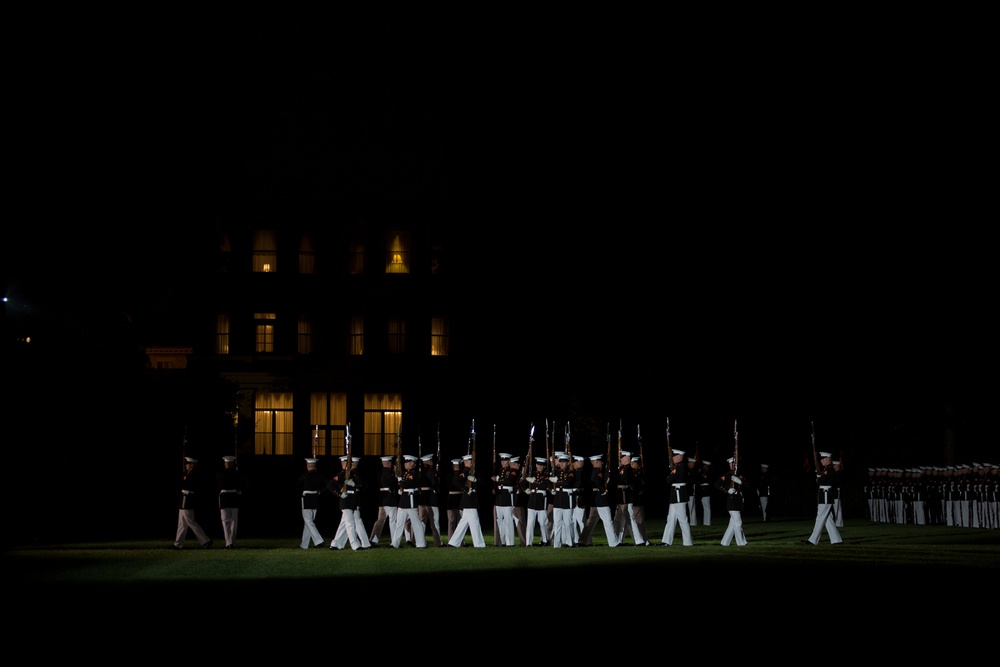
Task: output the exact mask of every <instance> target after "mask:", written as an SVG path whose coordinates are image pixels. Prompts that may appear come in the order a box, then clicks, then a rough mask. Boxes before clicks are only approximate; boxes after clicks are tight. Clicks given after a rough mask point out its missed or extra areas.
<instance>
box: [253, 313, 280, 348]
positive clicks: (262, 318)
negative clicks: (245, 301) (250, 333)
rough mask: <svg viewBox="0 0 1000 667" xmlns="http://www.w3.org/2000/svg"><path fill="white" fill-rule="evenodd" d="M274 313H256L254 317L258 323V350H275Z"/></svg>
mask: <svg viewBox="0 0 1000 667" xmlns="http://www.w3.org/2000/svg"><path fill="white" fill-rule="evenodd" d="M277 318H278V316H277V315H276V314H274V313H254V315H253V319H254V322H255V324H256V325H257V346H256V348H255V349H256V350H257V352H274V320H276V319H277Z"/></svg>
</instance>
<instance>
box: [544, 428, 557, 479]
mask: <svg viewBox="0 0 1000 667" xmlns="http://www.w3.org/2000/svg"><path fill="white" fill-rule="evenodd" d="M554 456H555V454H553V452H552V441H551V440H549V420H548V418H546V419H545V460H546V461H548V467H549V468H550V469H552V470H554V469H555V465H553V462H552V458H553V457H554Z"/></svg>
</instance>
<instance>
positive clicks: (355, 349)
mask: <svg viewBox="0 0 1000 667" xmlns="http://www.w3.org/2000/svg"><path fill="white" fill-rule="evenodd" d="M364 353H365V318H364V317H362V316H361V315H355V316H353V317H352V318H351V354H364Z"/></svg>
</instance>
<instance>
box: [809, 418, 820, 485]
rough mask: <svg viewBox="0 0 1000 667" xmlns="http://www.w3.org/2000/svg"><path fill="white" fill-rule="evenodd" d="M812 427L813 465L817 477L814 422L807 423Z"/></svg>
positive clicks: (817, 460) (817, 465)
mask: <svg viewBox="0 0 1000 667" xmlns="http://www.w3.org/2000/svg"><path fill="white" fill-rule="evenodd" d="M809 424H810V426H812V447H813V465H814V466H815V467H816V475H817V476H819V474H820V470H819V454H817V453H816V422H809Z"/></svg>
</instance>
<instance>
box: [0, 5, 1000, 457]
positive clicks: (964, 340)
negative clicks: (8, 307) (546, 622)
mask: <svg viewBox="0 0 1000 667" xmlns="http://www.w3.org/2000/svg"><path fill="white" fill-rule="evenodd" d="M188 23H189V22H187V21H184V22H182V21H179V20H174V21H169V20H168V21H167V22H166V24H160V27H159V28H157V29H154V31H153V32H148V31H138V30H137V31H133V32H128V31H117V30H116V31H112V30H110V29H107V28H104V29H102V28H99V27H95V26H92V25H91V26H89V27H90V28H91V29H90V30H86V31H83V30H80V29H79V27H78V26H72V25H70V24H66V25H64V26H62V27H58V26H56V27H52V26H50V27H49V28H48V29H47V30H45V31H44V32H40V33H39V34H37V35H35V36H36V37H37V38H38V39H37V40H35V42H34V49H33V53H35V54H37V57H36V64H35V67H34V68H33V69H32V71H31V72H30V73H29V72H27V70H26V71H25V73H24V74H23V76H21V77H20V78H18V79H17V80H16V82H15V87H16V90H17V92H18V93H19V95H17V96H15V97H16V99H17V100H18V104H17V107H18V108H17V110H16V111H15V114H16V115H18V117H19V118H20V119H21V121H22V122H21V123H19V124H18V126H19V127H22V128H26V131H25V132H23V133H22V134H21V136H20V137H19V138H20V139H21V142H19V146H21V147H22V148H21V149H20V150H18V151H16V156H17V158H18V159H19V160H20V163H21V165H22V168H21V170H20V173H19V174H18V175H17V176H16V177H15V181H14V183H13V186H14V188H15V189H16V190H18V191H20V192H22V193H23V194H24V196H25V206H23V207H20V212H19V214H18V215H16V216H15V217H14V219H13V220H9V221H8V225H11V223H15V224H19V223H23V224H24V225H25V227H26V231H14V232H13V233H15V234H17V236H15V237H14V238H15V240H14V241H13V242H10V243H5V244H4V245H5V246H6V247H5V248H4V250H5V251H7V252H5V255H8V256H7V257H5V259H4V263H5V264H6V265H7V267H8V269H7V270H6V271H5V273H6V274H7V275H6V276H4V277H5V278H6V279H7V282H8V283H10V284H15V283H17V284H19V285H21V286H22V287H23V285H24V282H25V281H26V280H28V278H26V277H25V276H31V275H34V274H35V273H36V270H37V268H38V267H40V266H43V265H44V263H45V261H46V259H47V256H48V255H47V253H48V252H50V251H49V250H48V249H46V250H45V251H44V252H43V251H42V246H41V244H39V243H37V242H38V240H39V239H40V238H42V239H45V240H46V241H48V240H50V239H51V238H52V236H51V233H50V231H49V229H50V227H51V226H55V227H56V228H65V227H67V226H69V227H70V228H73V230H72V231H71V233H70V234H69V235H68V236H67V237H65V238H66V239H67V240H66V241H64V242H63V243H62V247H61V248H57V249H56V251H55V252H60V251H61V252H64V253H67V254H70V255H71V256H79V253H78V251H79V249H80V248H83V247H87V243H88V241H87V239H88V237H89V236H90V233H91V231H92V230H95V229H102V228H111V229H114V230H120V229H125V230H127V231H126V233H127V239H128V240H127V241H126V244H127V245H130V246H133V247H135V246H138V247H144V246H145V244H148V243H149V242H150V241H152V240H155V239H157V238H158V237H159V234H160V231H159V230H160V229H161V228H162V226H163V225H175V224H179V225H180V226H181V228H182V229H184V228H185V226H186V225H192V224H197V223H192V222H191V220H200V219H201V216H206V215H211V214H213V213H215V212H219V211H225V210H227V207H230V206H232V205H234V203H235V204H236V205H239V206H243V207H249V208H252V207H253V206H254V205H256V204H257V203H260V204H273V203H281V202H295V203H299V204H301V203H306V204H309V205H316V206H323V205H325V204H329V203H337V202H344V201H351V200H366V199H374V200H391V201H400V202H406V201H411V200H416V201H432V202H435V203H438V204H441V205H442V206H443V207H444V208H445V209H446V210H448V211H451V212H452V214H453V219H454V220H456V224H468V225H469V226H470V229H471V230H472V231H471V233H473V234H475V235H476V236H477V238H481V239H482V242H483V243H482V247H483V248H484V250H483V251H482V257H481V262H482V265H483V267H484V274H486V273H488V270H487V269H488V268H489V267H491V266H494V263H495V266H497V267H498V268H499V269H501V270H503V269H505V268H506V267H508V266H510V265H512V264H515V265H519V266H522V267H523V268H524V269H525V271H524V275H523V277H522V280H523V282H520V283H519V284H508V283H505V282H500V281H497V282H492V281H487V282H486V283H485V284H483V285H481V286H480V289H479V290H478V291H477V297H478V301H476V303H475V306H474V307H475V308H476V309H477V312H479V313H481V315H482V317H483V327H484V329H489V330H490V331H491V332H493V333H495V334H496V338H497V340H498V341H499V340H506V338H507V335H508V334H509V333H510V332H511V331H519V332H521V331H528V332H529V333H530V340H531V347H532V348H533V349H537V350H539V351H540V354H539V355H538V356H537V357H533V358H530V359H524V358H519V360H518V364H519V365H517V366H510V365H509V364H507V363H506V362H507V361H508V360H507V359H506V358H505V357H503V356H501V357H500V359H501V363H500V364H498V368H496V369H490V368H489V367H488V366H484V370H483V374H484V378H485V379H486V380H487V381H489V382H495V383H507V384H518V383H521V382H524V383H525V385H526V391H529V392H530V391H539V388H540V387H548V386H551V387H552V388H557V387H560V383H565V385H566V386H567V387H572V388H573V390H574V391H577V392H581V393H584V392H591V393H592V394H593V395H599V396H602V397H603V394H601V392H607V396H611V397H615V396H617V397H620V398H616V399H614V400H620V401H621V403H622V404H623V405H629V404H633V403H634V400H633V399H634V397H635V396H636V395H642V396H646V397H647V398H646V399H645V400H647V401H648V403H649V406H648V408H647V410H645V411H643V413H644V414H646V415H657V414H658V413H659V412H660V411H659V410H657V407H658V406H663V413H666V412H673V413H674V415H676V416H673V415H672V420H675V421H674V423H675V424H676V426H675V429H676V431H677V432H678V433H682V434H683V433H684V432H685V426H684V425H683V424H684V414H685V413H695V412H698V413H701V414H700V415H699V417H698V422H699V423H703V422H711V423H712V424H713V426H712V427H711V428H712V429H715V430H716V431H717V432H719V433H722V434H723V437H725V433H727V432H728V431H729V430H731V424H732V419H733V418H734V417H740V416H741V415H747V417H746V420H747V426H746V429H748V430H747V431H744V429H741V432H743V433H746V437H748V439H753V438H754V437H756V438H757V439H758V440H767V439H772V440H778V439H780V438H783V437H785V436H786V434H785V433H784V430H789V429H790V430H791V431H793V435H791V436H789V437H791V438H798V437H806V436H807V435H808V431H807V429H808V420H809V419H818V420H821V421H820V423H821V424H827V423H831V422H835V423H838V424H839V427H838V429H839V430H840V431H841V433H840V437H841V442H845V441H846V442H848V443H849V444H850V445H853V446H857V447H859V448H860V447H863V446H865V443H864V442H863V440H864V438H865V436H866V433H865V429H867V428H876V429H881V430H882V431H886V432H897V431H900V430H901V431H907V429H917V430H919V428H920V426H919V425H920V424H921V423H923V422H924V421H926V422H928V423H933V424H935V425H940V424H941V423H942V422H948V423H951V424H953V425H957V427H958V428H959V430H960V432H961V435H960V437H961V439H960V445H961V449H960V450H959V452H958V453H957V456H959V457H962V456H964V454H965V453H966V452H968V453H969V458H972V457H973V456H975V457H979V458H986V457H988V456H989V455H990V454H991V453H992V448H993V447H994V445H992V442H990V443H989V444H987V443H986V442H984V441H983V440H981V438H982V437H983V435H985V434H986V433H987V430H986V428H985V426H986V419H987V415H989V414H991V413H992V412H993V407H992V406H993V405H994V403H993V402H992V400H991V398H992V396H993V395H994V393H995V392H994V390H993V389H992V384H993V379H994V377H995V372H994V371H995V369H996V364H995V361H994V359H995V355H994V354H993V352H992V343H990V344H989V345H988V344H987V343H989V342H990V341H991V340H992V339H993V338H995V336H993V334H992V332H993V328H994V325H993V324H992V322H991V320H992V317H991V313H990V312H989V310H992V306H993V305H994V303H995V297H994V295H993V290H992V285H994V284H995V283H996V280H995V276H994V275H993V274H994V273H995V269H994V266H995V261H994V260H993V259H992V257H990V256H989V255H988V254H987V253H988V249H989V244H988V243H987V242H986V240H985V236H984V234H985V232H984V230H983V223H982V222H981V219H980V216H981V214H980V212H979V209H978V206H977V204H978V199H979V194H978V193H979V191H980V190H981V188H982V185H983V182H984V178H983V177H982V176H981V175H980V174H979V173H978V172H977V171H975V170H973V169H972V168H971V165H970V164H969V158H970V147H971V146H972V145H974V144H975V143H976V142H978V141H979V139H980V137H979V132H980V130H979V129H978V128H979V127H980V126H981V124H982V121H983V120H984V118H985V115H984V114H985V109H986V107H987V105H986V102H985V99H986V98H985V96H984V92H985V91H983V90H982V86H981V85H980V84H979V82H978V74H977V71H978V70H977V68H976V67H977V66H975V62H976V61H977V59H978V54H976V53H974V52H973V49H974V48H975V45H974V44H961V45H958V44H950V45H949V48H945V46H944V45H940V44H927V43H926V42H922V43H917V41H916V40H914V41H912V42H911V41H910V40H909V39H907V38H905V37H893V38H891V39H890V38H887V37H886V36H885V35H884V34H881V35H878V36H876V35H874V34H871V33H869V34H863V33H861V32H858V31H851V32H847V33H844V32H836V33H835V31H831V34H830V35H823V34H811V33H807V34H800V35H799V36H797V37H796V36H790V35H788V34H766V33H765V34H762V33H755V34H753V35H748V34H745V33H742V34H741V33H740V31H738V30H733V29H731V28H727V27H725V26H714V27H713V29H711V30H707V29H706V30H705V31H703V32H699V31H697V30H695V31H694V32H695V33H699V34H691V33H690V31H686V30H685V31H683V32H684V34H683V35H681V36H678V34H676V33H675V31H672V30H667V31H666V32H660V31H659V30H656V29H651V28H648V27H637V25H636V22H634V21H628V22H623V23H622V24H621V25H616V24H615V22H614V21H610V22H608V21H603V20H602V21H585V20H579V21H572V22H571V21H563V22H559V23H555V22H554V23H553V24H551V25H548V24H543V22H536V23H535V24H534V27H526V26H525V24H524V23H523V22H515V21H509V22H508V21H506V20H497V19H496V17H492V20H487V17H484V16H478V15H474V14H472V13H464V14H463V13H457V14H455V13H446V12H444V10H428V11H425V12H423V13H414V14H413V15H410V16H403V17H400V16H398V15H394V16H389V15H388V14H385V15H383V16H381V17H380V18H379V19H378V20H377V21H366V22H360V21H353V20H337V21H332V22H321V21H312V26H311V27H310V28H309V29H306V30H304V31H303V30H301V29H294V30H293V29H287V30H282V29H281V28H273V29H269V30H267V31H264V30H261V29H260V28H259V27H257V28H255V29H249V28H247V27H246V26H239V25H236V24H229V23H224V22H213V21H205V22H201V23H200V25H202V26H203V27H202V28H190V27H189V25H188ZM641 23H642V22H639V24H641ZM834 33H835V34H834ZM39 72H41V75H40V74H39ZM22 142H23V143H22ZM60 233H62V232H60ZM8 238H10V237H9V236H8ZM637 249H638V250H637ZM12 250H13V251H14V254H13V256H10V255H9V254H8V253H9V251H12ZM100 252H103V251H100ZM94 261H96V262H97V266H98V269H97V271H95V272H92V273H93V274H94V281H95V284H97V285H98V286H99V287H101V288H102V290H103V293H105V294H107V295H109V298H108V301H109V302H113V301H114V300H116V299H121V300H123V301H124V300H129V299H134V297H135V292H136V290H138V291H140V292H144V291H145V290H144V289H143V288H142V287H141V286H142V285H143V282H142V280H139V279H137V276H142V275H145V273H146V272H147V269H154V270H155V269H156V268H157V267H158V266H159V264H158V261H159V258H156V257H145V258H143V260H142V261H141V262H140V263H138V264H137V263H135V262H134V261H129V263H127V264H126V265H125V266H124V267H122V266H121V265H120V264H117V263H116V262H117V261H120V260H112V259H110V258H107V257H105V258H103V259H101V258H97V257H95V258H94ZM87 265H88V267H91V262H89V261H88V263H87ZM9 267H13V268H9ZM121 273H127V274H129V275H130V276H131V279H130V281H129V283H128V284H127V285H126V286H122V287H120V288H119V287H117V286H115V285H114V284H113V283H112V279H113V278H114V277H115V276H118V275H119V274H121ZM150 273H152V271H150ZM137 286H138V287H137ZM112 295H113V296H112ZM109 307H110V304H109ZM507 349H510V348H507ZM595 350H614V352H613V353H612V354H610V355H607V356H605V354H604V352H600V353H598V352H595ZM516 351H517V350H516V348H514V349H511V352H516ZM510 356H511V358H512V359H513V358H515V355H510ZM584 361H586V362H587V363H584ZM504 372H506V373H508V374H514V375H515V376H514V377H503V376H502V375H501V374H502V373H504ZM527 387H530V389H529V388H527ZM602 407H603V406H602ZM608 412H612V413H615V412H618V410H614V409H609V410H608ZM751 415H754V416H756V418H757V419H758V423H757V424H754V422H753V419H754V418H755V417H753V416H751ZM604 418H609V419H613V418H614V414H610V415H602V416H601V417H598V419H604ZM692 421H693V420H692ZM788 421H792V422H794V423H795V426H794V427H787V426H785V427H783V428H781V429H777V428H775V427H773V426H772V425H773V424H775V423H783V424H787V422H788ZM741 422H742V418H741ZM844 422H851V423H852V424H853V426H851V427H849V428H848V427H844V426H843V424H844ZM903 422H905V423H906V424H909V426H907V427H902V426H899V424H900V423H903ZM751 424H754V426H751ZM873 424H876V425H877V426H875V427H873V426H872V425H873ZM705 428H706V429H708V428H710V427H708V426H706V427H705ZM754 428H759V431H758V433H759V435H757V436H754V435H753V429H754ZM772 428H775V431H773V432H772V431H771V430H770V429H772ZM935 428H936V426H935ZM838 429H831V430H838ZM696 430H697V429H695V428H693V427H692V428H691V431H689V434H690V435H691V436H694V437H698V436H697V433H694V431H696ZM859 431H860V432H859ZM765 432H766V433H767V434H766V435H765ZM800 432H801V433H800ZM880 432H881V431H880ZM803 434H804V435H803ZM741 435H742V433H741ZM897 437H898V438H899V439H901V440H905V439H906V438H907V437H909V436H908V435H901V436H897ZM990 440H991V441H992V436H990ZM883 454H885V452H883ZM934 457H935V460H932V461H927V462H928V463H943V461H941V460H940V459H939V457H938V455H937V453H936V450H935V454H934ZM993 458H1000V456H997V454H993ZM885 463H886V464H891V463H893V462H891V461H886V462H885ZM913 463H919V461H917V462H913Z"/></svg>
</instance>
